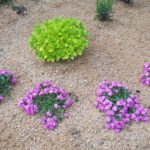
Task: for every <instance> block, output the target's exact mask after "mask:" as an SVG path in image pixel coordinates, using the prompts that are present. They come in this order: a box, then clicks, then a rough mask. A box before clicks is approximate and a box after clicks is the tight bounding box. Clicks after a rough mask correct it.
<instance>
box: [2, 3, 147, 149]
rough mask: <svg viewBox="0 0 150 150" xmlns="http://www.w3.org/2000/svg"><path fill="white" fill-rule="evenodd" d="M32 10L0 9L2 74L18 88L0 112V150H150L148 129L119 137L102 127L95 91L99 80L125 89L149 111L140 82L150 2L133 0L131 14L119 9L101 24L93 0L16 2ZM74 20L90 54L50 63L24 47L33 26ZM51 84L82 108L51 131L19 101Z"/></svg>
mask: <svg viewBox="0 0 150 150" xmlns="http://www.w3.org/2000/svg"><path fill="white" fill-rule="evenodd" d="M17 4H24V5H26V6H27V8H28V11H27V15H25V16H19V15H16V14H15V13H14V12H13V11H12V10H11V8H8V7H0V68H5V69H9V70H12V71H13V72H15V73H16V75H17V77H18V84H17V85H16V86H15V88H14V90H13V91H12V96H11V97H9V98H7V99H6V100H5V102H4V103H3V104H1V105H0V150H135V149H136V150H149V149H150V124H149V123H147V124H144V123H139V124H131V125H129V126H126V128H125V129H124V130H123V131H122V132H121V133H119V134H115V133H114V132H112V131H108V130H107V129H105V128H104V123H105V116H104V114H103V113H99V112H98V111H97V110H96V109H95V108H94V107H93V102H94V100H95V97H96V96H95V91H96V86H97V84H98V83H100V82H101V81H102V80H104V79H107V80H117V81H121V82H124V83H125V84H126V85H128V87H129V88H130V89H131V90H132V91H133V92H134V93H135V91H136V90H140V91H141V94H140V98H141V103H142V104H143V105H144V106H145V107H148V108H150V99H149V92H150V88H148V87H143V86H142V85H141V84H140V83H139V75H140V73H141V71H142V68H141V66H142V65H143V63H144V62H147V61H149V58H150V1H149V0H142V1H141V0H136V4H135V5H134V6H133V7H128V6H126V5H124V4H123V3H122V2H117V3H116V4H115V6H114V17H113V22H106V23H104V22H98V21H95V20H94V17H95V1H94V0H38V1H36V0H34V1H31V0H24V1H21V0H20V1H19V0H17ZM57 16H63V17H76V18H79V19H80V20H82V21H83V22H84V23H85V25H86V27H87V30H88V32H89V48H88V49H87V50H86V51H85V53H84V54H83V56H81V57H79V58H77V59H75V60H74V61H70V62H60V63H47V62H41V61H39V60H37V59H36V57H35V54H34V53H32V52H31V49H30V48H29V46H28V43H27V40H28V37H29V36H30V34H31V31H32V30H33V25H34V24H35V23H40V22H41V21H42V20H43V19H51V18H53V17H57ZM44 79H48V80H52V81H53V82H55V83H57V85H59V86H62V87H64V88H65V89H66V90H69V91H70V92H75V93H76V95H77V96H78V97H79V103H77V104H74V106H73V107H72V108H71V110H70V113H71V117H70V118H69V119H66V120H64V121H63V122H62V124H61V125H59V127H58V129H56V130H55V131H54V132H50V131H48V130H46V129H43V127H42V126H41V125H40V124H39V117H38V116H35V117H28V116H26V115H25V114H24V113H23V112H21V110H19V109H18V107H17V106H16V105H17V102H18V99H19V98H21V97H22V96H24V94H25V91H26V90H28V89H29V88H30V87H31V86H33V85H34V84H35V83H36V82H40V81H42V80H44Z"/></svg>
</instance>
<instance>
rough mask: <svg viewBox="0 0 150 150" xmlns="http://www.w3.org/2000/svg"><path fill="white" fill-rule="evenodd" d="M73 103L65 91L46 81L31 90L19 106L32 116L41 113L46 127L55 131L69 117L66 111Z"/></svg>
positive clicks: (42, 121)
mask: <svg viewBox="0 0 150 150" xmlns="http://www.w3.org/2000/svg"><path fill="white" fill-rule="evenodd" d="M72 103H73V99H72V98H71V97H70V94H68V93H67V92H66V91H65V90H63V89H62V88H60V87H57V86H56V85H54V84H53V83H51V82H49V81H44V82H42V83H40V84H37V85H36V86H35V87H34V88H33V89H31V90H29V91H28V92H27V94H26V96H25V97H24V98H22V99H20V100H19V103H18V106H19V107H20V108H21V109H23V110H24V111H25V112H26V113H27V114H28V115H30V116H32V115H34V114H36V113H40V115H42V117H41V123H42V124H43V125H44V127H45V128H47V129H50V130H53V129H55V128H56V127H57V126H58V123H60V122H61V121H62V119H63V118H64V117H67V116H68V113H67V112H66V109H67V108H69V107H70V106H71V105H72Z"/></svg>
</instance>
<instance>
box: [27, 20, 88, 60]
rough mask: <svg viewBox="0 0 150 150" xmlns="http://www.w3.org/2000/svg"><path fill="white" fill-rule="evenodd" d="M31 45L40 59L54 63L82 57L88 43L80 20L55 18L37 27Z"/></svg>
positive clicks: (30, 40)
mask: <svg viewBox="0 0 150 150" xmlns="http://www.w3.org/2000/svg"><path fill="white" fill-rule="evenodd" d="M29 43H30V46H31V48H32V49H33V51H35V53H36V55H37V57H38V58H39V59H41V60H46V61H51V62H54V61H59V60H70V59H74V57H77V56H80V55H81V54H82V53H83V51H84V49H85V48H86V47H87V44H88V41H87V32H86V30H85V27H84V26H83V24H82V23H81V22H80V21H79V20H77V19H74V18H69V19H65V18H55V19H52V20H48V21H44V22H43V23H42V24H40V25H36V26H35V28H34V31H33V32H32V35H31V37H30V39H29Z"/></svg>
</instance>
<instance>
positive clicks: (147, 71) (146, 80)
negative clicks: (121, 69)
mask: <svg viewBox="0 0 150 150" xmlns="http://www.w3.org/2000/svg"><path fill="white" fill-rule="evenodd" d="M140 81H141V83H142V84H143V85H147V86H150V62H147V63H145V64H144V65H143V73H142V74H141V78H140Z"/></svg>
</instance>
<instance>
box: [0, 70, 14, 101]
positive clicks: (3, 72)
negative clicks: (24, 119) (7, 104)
mask: <svg viewBox="0 0 150 150" xmlns="http://www.w3.org/2000/svg"><path fill="white" fill-rule="evenodd" d="M1 77H7V78H8V81H4V83H3V84H0V86H6V85H7V84H9V85H7V86H13V85H15V84H16V82H17V79H16V77H15V76H14V75H13V73H12V72H10V71H8V70H5V69H0V78H1ZM0 88H5V87H0ZM3 90H5V89H3ZM8 92H9V90H8ZM5 94H7V93H5ZM4 96H5V95H4V94H3V93H1V92H0V102H2V101H3V100H4Z"/></svg>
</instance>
